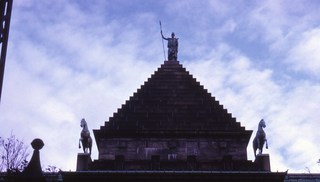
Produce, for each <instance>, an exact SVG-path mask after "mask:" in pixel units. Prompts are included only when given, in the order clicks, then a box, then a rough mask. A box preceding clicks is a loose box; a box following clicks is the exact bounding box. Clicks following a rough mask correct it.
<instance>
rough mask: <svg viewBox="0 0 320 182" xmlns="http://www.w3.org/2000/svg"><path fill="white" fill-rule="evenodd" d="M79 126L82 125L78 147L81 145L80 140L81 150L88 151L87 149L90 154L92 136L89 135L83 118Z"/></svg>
mask: <svg viewBox="0 0 320 182" xmlns="http://www.w3.org/2000/svg"><path fill="white" fill-rule="evenodd" d="M80 126H81V127H82V131H81V134H80V139H79V148H81V145H80V142H81V143H82V148H83V152H84V153H88V150H89V154H91V148H92V138H91V136H90V132H89V129H88V125H87V122H86V120H85V119H84V118H83V119H82V120H81V122H80Z"/></svg>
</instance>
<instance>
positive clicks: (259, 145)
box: [253, 119, 268, 157]
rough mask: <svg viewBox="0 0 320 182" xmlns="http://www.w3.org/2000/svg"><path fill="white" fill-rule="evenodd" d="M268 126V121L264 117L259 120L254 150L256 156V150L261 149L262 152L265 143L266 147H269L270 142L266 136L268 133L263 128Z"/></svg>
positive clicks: (260, 152)
mask: <svg viewBox="0 0 320 182" xmlns="http://www.w3.org/2000/svg"><path fill="white" fill-rule="evenodd" d="M265 127H266V123H265V121H264V120H263V119H261V121H260V122H259V126H258V131H257V134H256V137H255V138H254V139H253V152H254V156H255V157H256V156H257V155H256V150H257V149H259V154H262V150H263V145H264V143H266V149H268V142H267V138H266V133H265V132H264V130H263V128H265Z"/></svg>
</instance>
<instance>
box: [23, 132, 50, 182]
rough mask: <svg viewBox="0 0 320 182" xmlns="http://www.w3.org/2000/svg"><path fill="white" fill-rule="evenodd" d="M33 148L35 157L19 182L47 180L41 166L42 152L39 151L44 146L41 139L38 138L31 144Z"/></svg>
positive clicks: (33, 156) (42, 181) (43, 181)
mask: <svg viewBox="0 0 320 182" xmlns="http://www.w3.org/2000/svg"><path fill="white" fill-rule="evenodd" d="M31 146H32V148H33V149H34V151H33V155H32V157H31V160H30V162H29V164H28V166H27V167H26V168H25V169H24V170H23V172H22V173H21V174H20V175H19V176H18V179H17V181H19V182H27V181H37V182H45V181H46V179H45V177H44V176H43V173H42V169H41V164H40V152H39V150H40V149H41V148H42V147H43V146H44V143H43V141H42V140H41V139H39V138H36V139H34V140H33V141H32V142H31Z"/></svg>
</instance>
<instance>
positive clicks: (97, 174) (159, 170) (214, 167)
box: [62, 60, 286, 181]
mask: <svg viewBox="0 0 320 182" xmlns="http://www.w3.org/2000/svg"><path fill="white" fill-rule="evenodd" d="M251 135H252V131H251V130H246V129H245V127H243V126H241V124H240V123H239V122H237V121H236V119H235V118H233V117H232V115H231V114H230V113H228V111H227V110H226V109H225V108H224V107H223V105H222V104H220V103H219V101H217V100H216V99H215V98H214V97H213V96H212V95H211V94H210V93H208V91H207V90H206V89H204V87H203V86H202V85H200V83H199V82H197V81H196V79H195V78H193V76H192V75H191V74H190V73H189V72H188V71H186V69H185V68H184V67H183V66H182V65H181V64H180V63H179V61H174V60H173V61H165V62H164V63H163V64H162V65H161V66H160V67H159V68H158V70H157V71H155V72H154V74H152V75H151V77H150V78H149V79H148V80H147V81H146V82H145V83H144V84H143V85H142V86H141V87H140V88H139V89H138V90H137V92H136V93H134V94H133V96H132V97H130V99H129V100H128V101H126V103H125V104H124V105H122V106H121V108H119V109H118V111H117V112H116V113H114V114H113V116H112V117H110V118H109V121H108V122H105V123H104V125H103V126H101V127H100V129H96V130H94V136H95V139H96V143H97V145H98V146H97V147H98V150H99V157H98V159H97V160H94V161H93V162H90V161H91V160H90V159H89V158H88V157H89V156H88V155H87V156H86V155H83V154H80V156H78V170H77V172H65V173H63V175H62V176H63V179H64V180H66V181H69V180H70V181H77V180H80V179H82V180H84V179H87V180H94V181H103V180H104V179H108V180H109V181H118V180H121V181H123V180H125V181H130V180H143V179H146V180H152V181H168V180H169V181H182V180H183V181H199V180H201V181H212V180H214V181H215V180H218V181H239V180H244V181H283V180H284V178H285V176H286V172H276V173H274V172H271V170H270V162H269V156H268V155H266V154H264V155H259V156H258V157H257V160H256V161H249V160H248V159H247V146H248V143H249V140H250V137H251ZM88 161H89V162H88Z"/></svg>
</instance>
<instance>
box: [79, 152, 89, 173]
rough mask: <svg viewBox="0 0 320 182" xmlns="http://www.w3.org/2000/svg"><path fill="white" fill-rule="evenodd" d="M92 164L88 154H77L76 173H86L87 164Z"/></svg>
mask: <svg viewBox="0 0 320 182" xmlns="http://www.w3.org/2000/svg"><path fill="white" fill-rule="evenodd" d="M91 162H92V160H91V156H90V154H88V153H78V157H77V171H88V167H89V164H90V163H91Z"/></svg>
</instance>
